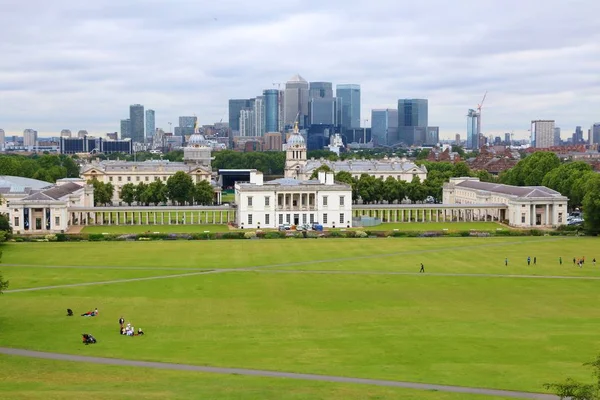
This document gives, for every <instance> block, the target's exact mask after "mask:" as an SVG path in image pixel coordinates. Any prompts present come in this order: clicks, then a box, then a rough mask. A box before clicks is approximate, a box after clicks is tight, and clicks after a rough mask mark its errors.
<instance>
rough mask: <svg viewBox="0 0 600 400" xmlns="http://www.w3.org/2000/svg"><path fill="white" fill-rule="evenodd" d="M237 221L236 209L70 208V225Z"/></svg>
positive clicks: (205, 223)
mask: <svg viewBox="0 0 600 400" xmlns="http://www.w3.org/2000/svg"><path fill="white" fill-rule="evenodd" d="M229 222H235V210H231V209H228V210H164V211H163V210H144V209H139V210H129V211H121V210H118V209H117V210H110V211H105V210H103V211H95V210H85V211H74V210H69V225H84V226H89V225H208V224H227V223H229Z"/></svg>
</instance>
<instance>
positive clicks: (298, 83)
mask: <svg viewBox="0 0 600 400" xmlns="http://www.w3.org/2000/svg"><path fill="white" fill-rule="evenodd" d="M284 110H285V115H284V117H283V119H284V123H285V125H286V126H288V127H291V126H293V125H294V123H295V122H296V119H297V120H298V123H299V125H300V127H301V128H304V127H305V125H306V124H305V119H306V117H307V116H308V82H306V80H305V79H304V78H303V77H301V76H300V75H298V74H296V75H294V76H293V77H292V78H291V79H290V80H289V81H287V82H286V83H285V94H284Z"/></svg>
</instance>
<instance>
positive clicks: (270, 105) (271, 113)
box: [263, 89, 280, 132]
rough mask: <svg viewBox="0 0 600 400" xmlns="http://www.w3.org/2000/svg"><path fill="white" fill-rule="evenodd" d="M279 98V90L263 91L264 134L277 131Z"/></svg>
mask: <svg viewBox="0 0 600 400" xmlns="http://www.w3.org/2000/svg"><path fill="white" fill-rule="evenodd" d="M279 96H280V92H279V90H275V89H268V90H264V91H263V98H264V108H265V112H264V114H265V132H278V131H279V118H280V115H279Z"/></svg>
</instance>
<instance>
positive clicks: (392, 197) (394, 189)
mask: <svg viewBox="0 0 600 400" xmlns="http://www.w3.org/2000/svg"><path fill="white" fill-rule="evenodd" d="M383 199H384V200H385V201H387V202H388V203H389V204H392V203H393V202H394V201H396V200H397V199H398V181H397V180H396V179H394V177H393V176H388V177H387V178H386V180H385V181H384V182H383Z"/></svg>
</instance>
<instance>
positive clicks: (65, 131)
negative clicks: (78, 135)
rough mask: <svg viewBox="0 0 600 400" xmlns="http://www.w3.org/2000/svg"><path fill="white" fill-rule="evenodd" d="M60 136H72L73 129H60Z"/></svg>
mask: <svg viewBox="0 0 600 400" xmlns="http://www.w3.org/2000/svg"><path fill="white" fill-rule="evenodd" d="M60 137H68V138H69V137H71V130H70V129H63V130H62V131H60Z"/></svg>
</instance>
